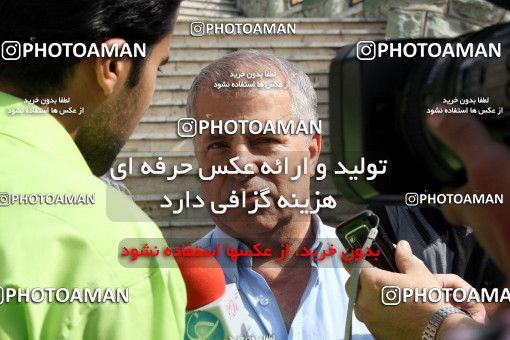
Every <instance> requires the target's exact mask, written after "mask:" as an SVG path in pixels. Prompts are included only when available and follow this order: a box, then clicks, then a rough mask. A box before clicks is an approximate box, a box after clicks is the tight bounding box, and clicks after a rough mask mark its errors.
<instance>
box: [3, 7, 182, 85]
mask: <svg viewBox="0 0 510 340" xmlns="http://www.w3.org/2000/svg"><path fill="white" fill-rule="evenodd" d="M180 1H181V0H64V1H62V0H46V1H42V0H2V1H1V2H0V41H1V42H4V41H9V40H11V41H19V42H37V43H44V42H47V43H54V42H58V43H63V42H70V43H77V42H80V43H84V44H92V43H101V42H104V41H106V40H108V39H110V38H122V39H124V40H126V42H127V43H128V44H135V43H138V44H143V43H144V44H145V46H146V54H147V55H148V54H149V53H150V51H151V50H152V47H153V46H154V45H155V44H156V43H157V42H159V41H160V40H161V39H162V38H163V37H164V36H165V35H166V34H168V33H169V32H170V30H171V29H172V27H173V24H174V22H175V20H176V13H177V8H178V7H179V4H180ZM81 59H83V58H76V57H68V58H65V57H59V58H33V57H27V58H20V59H19V60H16V61H13V60H9V61H6V60H3V59H2V58H0V79H2V80H3V81H7V82H9V83H10V84H13V85H14V86H16V87H18V88H20V89H21V90H22V91H24V92H25V93H26V94H36V93H47V92H51V91H55V90H60V89H62V88H63V87H64V86H65V83H66V80H67V78H68V77H69V76H70V75H72V72H73V70H74V66H75V65H76V64H78V63H79V62H80V60H81ZM144 65H145V58H143V57H137V58H133V68H132V71H131V75H130V79H129V85H130V86H135V85H136V84H137V83H138V80H139V78H140V73H141V72H142V71H143V67H144Z"/></svg>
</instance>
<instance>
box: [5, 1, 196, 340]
mask: <svg viewBox="0 0 510 340" xmlns="http://www.w3.org/2000/svg"><path fill="white" fill-rule="evenodd" d="M178 6H179V1H177V0H131V1H128V0H113V1H111V0H106V1H91V0H69V1H54V0H51V1H29V0H17V1H2V3H1V4H0V18H1V21H2V27H1V28H0V38H1V40H2V41H5V40H16V41H19V42H23V44H25V43H33V44H35V43H40V44H41V46H42V44H43V43H46V44H51V43H69V44H71V43H78V42H79V43H83V44H99V46H108V47H112V46H114V45H115V44H117V46H120V47H121V48H122V47H123V46H124V47H125V44H131V45H133V44H135V43H139V44H145V45H146V53H147V54H146V55H145V57H137V58H130V57H116V56H104V55H102V56H101V57H97V56H90V57H76V56H70V57H67V56H61V57H59V58H52V57H49V56H48V55H46V56H43V55H42V54H41V55H39V56H38V57H36V56H34V55H30V56H28V57H23V56H22V57H21V58H20V59H19V60H6V59H5V60H0V191H1V192H2V201H1V205H0V287H2V289H4V291H3V292H6V289H7V288H9V289H12V290H13V291H15V292H16V294H15V296H14V297H11V299H10V301H7V294H5V295H4V294H2V296H1V298H2V300H1V301H0V302H1V303H2V304H1V305H0V338H1V339H109V340H110V339H135V338H136V339H180V338H182V337H183V334H184V312H185V311H184V309H185V305H186V296H185V294H186V291H185V287H184V282H183V280H182V277H181V274H180V272H179V271H178V270H177V269H176V268H175V266H173V269H170V268H161V267H158V266H152V267H151V268H126V267H125V266H123V265H121V263H120V262H119V243H120V242H121V241H122V240H123V239H124V238H162V235H161V233H160V231H159V229H158V228H157V226H156V225H155V224H154V223H153V222H151V221H150V220H149V218H148V217H147V216H146V215H145V214H144V213H143V212H142V211H141V210H140V209H139V208H138V207H137V206H136V205H135V204H134V203H132V202H131V201H130V200H129V199H128V198H127V197H126V196H124V195H123V194H121V193H120V192H117V191H116V190H114V189H111V188H109V187H107V185H106V184H105V183H103V181H101V180H100V179H99V178H98V177H97V176H100V175H102V174H104V173H105V172H106V171H107V170H108V168H109V167H110V166H111V163H112V162H113V160H114V159H115V157H116V155H117V153H118V152H119V150H120V149H121V147H122V145H123V144H124V143H125V141H126V140H127V138H128V137H129V135H130V134H131V133H132V131H133V129H134V128H135V126H136V125H137V123H138V121H139V120H140V118H141V116H142V115H143V113H144V112H145V110H146V109H147V108H148V106H149V103H150V102H151V99H152V95H153V92H154V88H155V82H156V75H157V69H158V67H159V66H160V65H163V64H164V63H165V62H166V61H167V60H168V57H169V51H170V42H171V38H172V30H173V26H174V23H175V20H176V15H177V10H178ZM103 44H104V45H103ZM56 51H57V50H56V49H55V50H53V53H56ZM99 51H101V47H99ZM4 52H5V53H8V55H11V56H13V55H14V54H15V50H13V47H11V48H10V49H6V50H5V51H4ZM34 103H35V104H34ZM70 106H71V107H74V108H75V110H76V111H74V112H75V114H73V113H72V110H73V109H69V107H70ZM44 111H49V112H48V113H44ZM80 111H82V112H81V114H79V115H78V114H76V112H80ZM33 112H41V113H33ZM54 112H59V113H56V114H55V113H54ZM65 112H67V113H66V114H63V115H62V114H61V113H65ZM8 195H10V196H9V197H8ZM15 195H16V196H15ZM42 195H45V196H44V198H41V197H43V196H42ZM66 195H67V196H66ZM73 195H74V196H73ZM80 195H81V196H80ZM38 197H39V198H38ZM59 197H60V198H59ZM64 197H67V198H64ZM73 197H74V198H73ZM80 197H81V198H80ZM84 197H86V198H87V199H84ZM6 198H7V199H6ZM66 202H67V203H66ZM70 202H71V203H70ZM72 202H74V204H72ZM109 207H111V209H114V210H115V209H118V210H119V211H122V212H123V213H124V214H128V219H129V221H131V222H115V221H112V219H111V218H110V217H109V215H108V213H107V211H108V209H110V208H109ZM169 267H170V266H169ZM119 289H120V290H121V292H122V293H123V295H122V298H119V296H118V295H117V293H116V292H118V290H119ZM3 292H2V293H3ZM112 292H113V293H112ZM112 294H113V295H112Z"/></svg>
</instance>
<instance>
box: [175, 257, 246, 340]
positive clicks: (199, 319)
mask: <svg viewBox="0 0 510 340" xmlns="http://www.w3.org/2000/svg"><path fill="white" fill-rule="evenodd" d="M174 259H175V261H176V262H177V265H178V266H179V269H180V271H181V274H182V277H183V279H184V283H185V284H186V294H187V296H188V303H187V305H186V326H185V334H184V339H189V340H213V339H214V340H216V339H222V340H223V339H227V338H231V337H232V338H239V337H246V336H247V335H248V329H249V322H250V320H249V318H248V313H247V312H246V310H245V308H244V305H243V301H242V300H241V295H239V291H238V290H237V287H236V284H235V283H231V284H228V285H226V284H225V276H224V274H223V270H222V269H221V267H220V265H219V263H218V261H216V259H215V258H214V257H186V256H178V257H174Z"/></svg>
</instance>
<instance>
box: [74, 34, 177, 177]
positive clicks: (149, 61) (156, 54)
mask: <svg viewBox="0 0 510 340" xmlns="http://www.w3.org/2000/svg"><path fill="white" fill-rule="evenodd" d="M171 37H172V34H171V33H168V34H167V35H166V36H164V37H163V38H162V39H161V40H160V41H159V42H158V43H157V44H155V45H154V46H153V48H152V50H151V53H150V54H149V55H148V56H147V58H146V60H145V64H144V66H143V68H142V70H141V74H140V78H139V81H138V83H137V85H136V86H134V87H130V86H129V85H128V84H127V80H128V76H125V79H123V81H124V86H123V88H122V89H121V90H120V91H119V92H118V93H114V94H112V95H111V96H109V98H108V99H107V100H106V101H104V102H103V103H102V104H101V105H100V106H99V107H98V108H97V109H96V110H95V112H91V113H90V114H85V115H84V116H83V119H84V121H83V123H82V125H81V126H80V129H79V131H78V133H77V135H76V138H75V143H76V145H77V146H78V148H79V149H80V151H81V153H82V154H83V156H84V158H85V160H86V161H87V163H88V164H89V166H90V168H91V170H92V172H93V173H94V174H95V175H96V176H101V175H103V174H104V173H105V172H106V171H108V169H109V168H110V166H111V164H112V163H113V161H114V160H115V158H116V157H117V154H118V153H119V151H120V150H121V149H122V147H123V146H124V144H125V143H126V141H127V139H128V138H129V136H130V135H131V133H132V132H133V130H134V129H135V127H136V125H137V124H138V123H139V121H140V119H141V118H142V116H143V114H144V113H145V111H146V110H147V109H148V107H149V105H150V103H151V101H152V96H153V94H154V89H155V85H156V78H157V72H158V67H159V66H160V65H162V64H165V63H166V62H167V61H168V56H169V52H170V42H171Z"/></svg>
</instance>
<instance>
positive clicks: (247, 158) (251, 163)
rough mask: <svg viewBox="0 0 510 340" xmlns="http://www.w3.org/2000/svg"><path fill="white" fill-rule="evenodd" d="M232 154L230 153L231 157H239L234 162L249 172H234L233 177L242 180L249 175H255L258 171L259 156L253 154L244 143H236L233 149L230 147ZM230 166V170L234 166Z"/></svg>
mask: <svg viewBox="0 0 510 340" xmlns="http://www.w3.org/2000/svg"><path fill="white" fill-rule="evenodd" d="M232 151H233V152H232V155H231V158H234V157H239V159H237V160H236V161H235V164H236V165H237V166H238V167H239V168H240V169H241V170H242V171H243V172H244V171H246V172H250V173H249V174H248V173H239V174H235V175H233V176H234V178H236V179H238V180H244V179H246V178H249V177H251V176H254V175H257V174H258V173H259V171H260V164H259V163H260V160H259V158H260V157H259V156H257V155H255V154H253V153H252V152H251V151H250V149H249V148H248V147H247V146H246V144H239V145H236V146H235V147H234V148H233V149H232ZM230 167H231V168H232V170H233V169H234V166H233V165H230Z"/></svg>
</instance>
